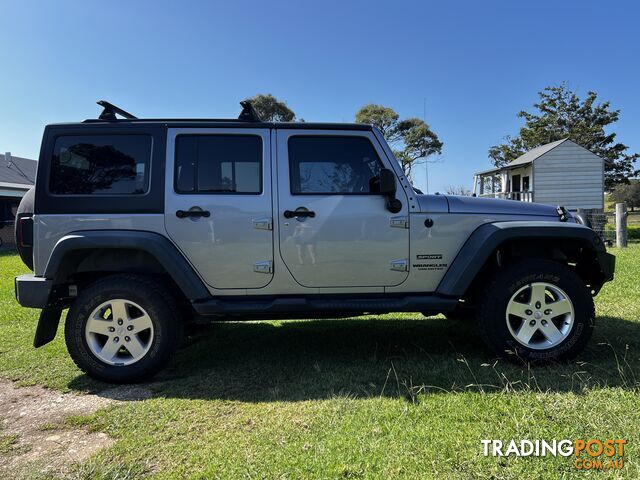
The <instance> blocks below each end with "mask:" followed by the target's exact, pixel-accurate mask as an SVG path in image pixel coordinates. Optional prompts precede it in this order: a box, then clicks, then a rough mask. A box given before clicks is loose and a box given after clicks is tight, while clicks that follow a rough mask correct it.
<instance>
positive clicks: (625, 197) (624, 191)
mask: <svg viewBox="0 0 640 480" xmlns="http://www.w3.org/2000/svg"><path fill="white" fill-rule="evenodd" d="M611 199H612V200H614V201H615V202H625V203H626V204H627V207H629V208H630V209H631V210H632V211H633V209H634V208H638V207H640V180H631V181H629V183H627V184H621V185H617V186H616V188H615V189H614V190H613V192H612V194H611Z"/></svg>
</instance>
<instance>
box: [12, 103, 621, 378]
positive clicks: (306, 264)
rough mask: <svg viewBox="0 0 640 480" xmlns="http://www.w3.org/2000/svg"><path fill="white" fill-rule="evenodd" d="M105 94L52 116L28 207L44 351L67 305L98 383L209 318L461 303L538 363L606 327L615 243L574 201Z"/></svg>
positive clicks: (359, 142)
mask: <svg viewBox="0 0 640 480" xmlns="http://www.w3.org/2000/svg"><path fill="white" fill-rule="evenodd" d="M98 103H99V104H100V105H101V106H102V107H104V110H103V112H102V114H101V115H100V117H99V119H97V120H86V121H84V122H81V123H66V124H55V125H49V126H47V127H46V128H45V131H44V138H43V141H42V148H41V151H40V159H39V163H38V172H37V181H36V184H35V187H34V188H33V189H32V190H31V191H30V192H29V193H28V194H27V195H26V196H25V197H24V199H23V200H22V203H21V204H20V208H19V211H18V215H17V218H16V242H17V245H18V249H19V253H20V256H21V258H22V260H23V261H24V263H25V264H26V265H28V266H29V267H30V268H31V269H32V270H33V272H34V273H33V274H29V275H21V276H19V277H17V278H16V280H15V289H16V297H17V299H18V302H19V303H20V304H21V305H23V306H25V307H31V308H39V309H41V310H42V311H41V313H40V318H39V322H38V326H37V329H36V334H35V340H34V346H35V347H40V346H42V345H44V344H46V343H48V342H50V341H51V340H52V339H53V338H54V337H55V335H56V331H57V329H58V323H59V321H60V317H61V313H62V311H63V310H64V309H66V308H68V309H69V311H68V313H67V317H66V325H65V339H66V344H67V347H68V350H69V353H70V355H71V357H72V358H73V360H74V361H75V362H76V364H77V365H78V366H79V367H80V368H81V369H82V370H84V371H85V372H86V373H87V374H89V375H91V376H92V377H95V378H98V379H101V380H105V381H109V382H131V381H138V380H144V379H147V378H149V377H150V376H151V375H153V374H154V373H156V372H157V371H158V370H159V369H161V368H162V366H163V365H165V364H166V362H167V361H168V360H169V358H170V357H171V355H172V353H173V352H174V351H175V349H176V348H177V346H178V345H179V343H180V339H181V332H182V328H183V325H184V323H186V322H187V321H193V320H195V321H216V320H243V319H263V318H264V319H268V318H272V319H273V318H277V319H281V318H301V317H302V318H325V317H330V318H337V317H347V316H354V315H363V314H372V313H373V314H380V313H388V312H396V311H405V312H406V311H409V312H421V313H423V314H424V315H427V316H429V315H435V314H438V313H443V314H445V315H446V316H448V317H469V318H474V319H475V320H476V322H477V324H478V326H479V331H480V334H481V336H482V337H483V339H484V340H485V342H486V344H487V345H488V346H489V347H490V348H491V350H492V351H493V352H494V353H495V354H498V355H503V354H505V353H506V352H508V353H511V354H515V355H517V356H518V357H519V358H524V359H530V360H537V359H540V360H560V359H566V358H571V357H573V356H575V355H577V354H578V353H579V352H580V351H581V350H582V349H583V348H584V347H585V344H586V343H587V341H588V340H589V337H590V335H591V331H592V328H593V322H594V316H595V313H594V304H593V298H592V297H593V296H594V295H596V294H597V293H598V291H599V290H600V288H601V287H602V285H603V283H604V282H606V281H608V280H611V279H612V278H613V270H614V257H613V256H612V255H610V254H608V253H606V250H605V246H604V245H603V242H602V241H601V240H600V238H599V236H598V235H597V234H596V233H594V231H593V230H591V229H590V228H588V226H586V225H584V223H585V221H584V220H583V219H581V218H580V217H579V216H575V215H571V214H570V213H568V212H567V211H566V210H565V209H564V208H562V207H554V206H549V205H541V204H534V203H523V202H515V201H509V200H494V199H484V198H473V197H456V196H445V195H437V194H436V195H423V194H421V193H420V192H419V191H417V190H416V189H414V188H413V187H412V186H411V183H410V182H409V181H408V180H407V178H406V177H405V175H404V174H403V171H402V169H401V167H400V165H399V163H398V161H397V160H396V159H395V158H394V156H393V153H392V151H391V149H390V148H389V146H388V145H387V144H386V142H385V140H384V138H383V136H382V134H381V133H380V132H379V131H378V130H377V129H376V128H374V127H371V126H369V125H352V124H320V123H272V122H263V121H261V120H260V119H259V118H258V116H257V115H256V113H255V111H254V109H253V108H252V107H251V105H250V104H249V103H244V102H243V104H242V106H243V110H242V113H241V114H240V117H239V118H238V119H234V120H187V119H148V120H147V119H138V118H136V117H134V116H132V115H131V114H129V113H127V112H125V111H124V110H121V109H119V108H118V107H116V106H114V105H111V104H109V103H108V102H104V101H101V102H98ZM120 117H121V118H120Z"/></svg>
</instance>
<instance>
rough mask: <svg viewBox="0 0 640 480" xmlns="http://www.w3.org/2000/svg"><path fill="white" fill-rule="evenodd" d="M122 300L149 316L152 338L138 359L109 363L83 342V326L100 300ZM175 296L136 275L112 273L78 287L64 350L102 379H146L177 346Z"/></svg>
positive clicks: (179, 332)
mask: <svg viewBox="0 0 640 480" xmlns="http://www.w3.org/2000/svg"><path fill="white" fill-rule="evenodd" d="M113 299H124V300H129V301H132V302H135V303H136V304H138V305H140V306H141V307H142V308H144V310H146V312H147V313H148V315H149V317H150V318H151V322H152V324H153V337H152V340H151V341H150V347H149V349H148V351H147V352H146V354H144V356H143V357H142V358H140V360H138V361H136V362H135V363H132V364H130V365H111V364H108V363H105V362H103V361H102V360H101V359H100V358H98V357H97V356H96V355H94V354H93V353H92V351H91V349H90V347H89V345H88V344H87V340H86V337H85V326H86V324H87V321H88V319H89V316H90V315H91V313H92V312H93V311H94V309H96V308H98V307H99V306H100V305H101V304H103V303H104V302H107V301H109V300H113ZM179 312H180V310H179V306H178V304H177V302H176V300H175V297H174V296H173V295H172V294H171V292H170V291H168V290H167V289H166V288H165V287H164V285H162V284H161V283H160V282H157V281H155V280H153V279H150V278H147V277H143V276H136V275H113V276H109V277H105V278H103V279H100V280H97V281H95V282H94V283H92V284H90V285H89V286H88V287H87V288H85V289H82V290H81V292H80V294H79V295H78V297H77V298H76V300H75V301H74V302H73V304H72V305H71V308H69V312H68V314H67V320H66V324H65V340H66V344H67V350H68V351H69V354H70V355H71V358H72V359H73V361H74V362H75V364H76V365H77V366H78V367H79V368H80V369H81V370H82V371H84V372H85V373H86V374H87V375H89V376H91V377H93V378H95V379H97V380H102V381H105V382H111V383H133V382H139V381H145V380H149V379H150V378H151V377H152V376H153V375H155V374H156V373H157V372H158V371H159V370H160V369H162V367H164V366H165V365H166V363H167V362H168V361H169V360H170V358H171V356H172V355H173V353H174V352H175V350H176V349H177V347H178V346H179V345H180V342H181V339H182V321H181V318H180V314H179Z"/></svg>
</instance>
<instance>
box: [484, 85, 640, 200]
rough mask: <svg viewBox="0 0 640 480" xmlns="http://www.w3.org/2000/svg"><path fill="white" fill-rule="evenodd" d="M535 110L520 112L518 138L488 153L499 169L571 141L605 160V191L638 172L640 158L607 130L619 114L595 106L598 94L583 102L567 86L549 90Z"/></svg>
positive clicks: (604, 106) (604, 105)
mask: <svg viewBox="0 0 640 480" xmlns="http://www.w3.org/2000/svg"><path fill="white" fill-rule="evenodd" d="M538 95H539V97H540V99H539V101H538V102H537V103H535V104H534V105H533V106H534V107H535V108H536V109H537V110H538V112H537V113H529V112H526V111H521V112H520V113H518V117H519V118H523V119H524V121H525V124H524V126H522V127H521V128H520V133H519V134H518V136H516V137H511V136H507V137H505V143H503V144H500V145H494V146H492V147H491V148H490V149H489V158H490V159H491V160H492V162H493V164H494V165H495V166H497V167H501V166H504V165H506V164H508V163H509V162H510V161H512V160H514V159H516V158H517V157H519V156H520V155H522V154H523V153H525V152H527V151H529V150H531V149H533V148H536V147H539V146H541V145H544V144H546V143H550V142H554V141H556V140H561V139H563V138H569V139H571V140H572V141H574V142H576V143H577V144H579V145H582V146H583V147H585V148H587V149H588V150H591V151H592V152H593V153H595V154H596V155H598V156H600V157H601V158H603V159H604V160H605V187H606V188H607V189H611V188H612V187H613V186H614V185H616V184H620V183H628V179H629V177H633V176H634V175H636V174H637V173H638V172H637V171H635V170H634V163H635V161H636V159H637V158H638V157H639V156H640V155H638V154H637V153H633V154H629V153H627V150H628V147H627V146H626V145H624V144H622V143H619V142H617V141H616V134H615V133H613V132H611V133H607V132H606V131H605V128H606V127H608V126H610V125H613V124H614V123H616V122H617V121H618V119H619V117H620V110H612V109H611V106H610V103H609V102H608V101H605V102H601V103H596V100H597V98H598V94H597V93H596V92H593V91H589V92H587V96H586V98H584V99H583V100H582V99H580V98H579V97H578V95H577V94H576V93H575V92H573V91H571V90H569V88H568V87H567V85H566V83H562V84H560V85H558V86H549V87H546V88H545V89H544V90H543V91H541V92H538Z"/></svg>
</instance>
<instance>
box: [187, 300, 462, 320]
mask: <svg viewBox="0 0 640 480" xmlns="http://www.w3.org/2000/svg"><path fill="white" fill-rule="evenodd" d="M457 304H458V300H457V299H455V298H447V297H440V296H437V295H411V296H404V297H388V298H380V297H379V296H378V297H357V298H353V297H335V296H334V297H330V296H327V297H324V296H323V297H278V298H274V297H268V298H259V297H250V298H244V299H243V298H238V297H224V298H211V299H207V300H200V301H197V302H194V303H193V304H192V305H193V308H194V309H195V311H196V313H198V314H199V315H270V314H275V315H281V314H284V315H288V314H298V313H299V314H302V315H305V314H310V315H311V316H322V315H324V314H336V313H344V312H348V313H365V312H367V313H369V312H370V313H389V312H428V313H433V314H436V313H443V312H449V311H451V310H453V309H454V308H455V307H456V305H457Z"/></svg>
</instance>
